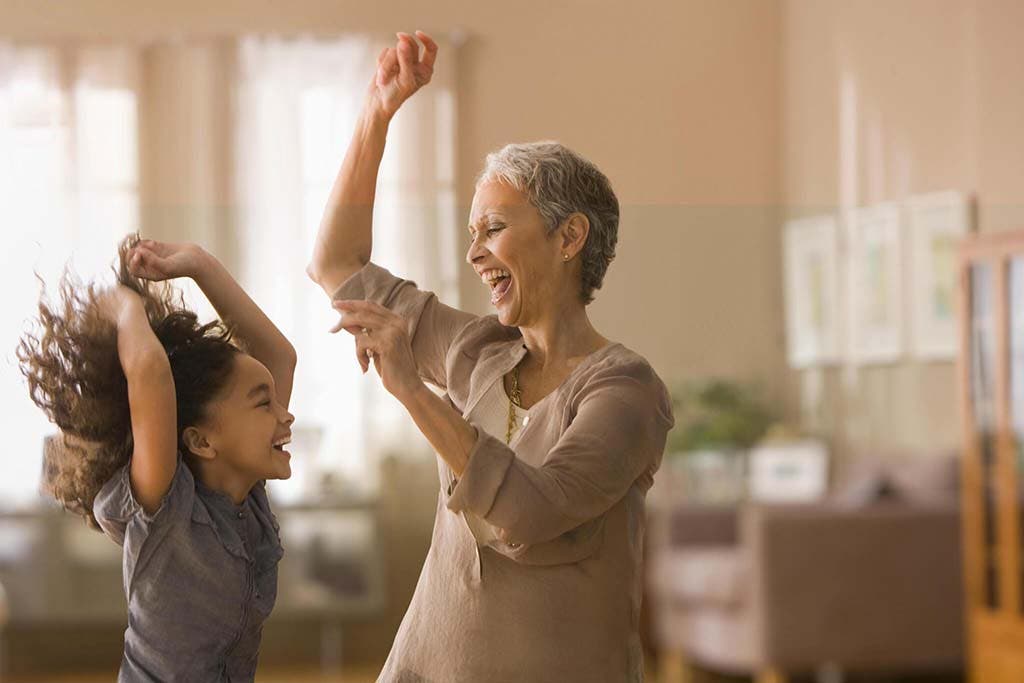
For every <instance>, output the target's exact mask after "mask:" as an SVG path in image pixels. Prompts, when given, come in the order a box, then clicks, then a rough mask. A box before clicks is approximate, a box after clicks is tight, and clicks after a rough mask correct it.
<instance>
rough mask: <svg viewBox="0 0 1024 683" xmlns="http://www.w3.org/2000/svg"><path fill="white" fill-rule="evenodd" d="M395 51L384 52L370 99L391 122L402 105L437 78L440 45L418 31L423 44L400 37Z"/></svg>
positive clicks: (409, 36) (381, 55)
mask: <svg viewBox="0 0 1024 683" xmlns="http://www.w3.org/2000/svg"><path fill="white" fill-rule="evenodd" d="M397 36H398V43H397V44H396V45H395V47H388V48H384V50H383V51H382V52H381V53H380V56H379V57H377V73H376V74H374V77H373V82H371V83H370V87H369V90H368V95H369V97H370V100H371V101H372V102H373V103H374V105H375V106H376V107H377V108H378V110H379V111H380V112H381V113H382V114H384V115H385V116H387V117H388V118H391V117H392V116H394V115H395V112H397V111H398V108H399V107H401V106H402V103H403V102H405V101H406V100H407V99H409V98H410V97H412V95H413V94H414V93H415V92H416V91H417V90H419V89H420V88H422V87H423V86H425V85H426V84H427V83H429V82H430V78H431V76H433V75H434V60H435V59H436V58H437V43H435V42H434V41H433V39H432V38H431V37H430V36H428V35H427V34H426V33H424V32H423V31H416V38H419V39H420V41H422V42H423V55H422V56H421V55H420V44H419V43H418V42H416V38H413V37H412V36H411V35H409V34H408V33H398V34H397Z"/></svg>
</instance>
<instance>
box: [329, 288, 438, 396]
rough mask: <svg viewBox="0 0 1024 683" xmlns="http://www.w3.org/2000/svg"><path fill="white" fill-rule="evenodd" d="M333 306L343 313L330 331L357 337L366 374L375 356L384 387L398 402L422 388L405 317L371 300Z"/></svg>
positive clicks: (342, 302)
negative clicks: (344, 332) (342, 332)
mask: <svg viewBox="0 0 1024 683" xmlns="http://www.w3.org/2000/svg"><path fill="white" fill-rule="evenodd" d="M333 307H334V309H335V310H337V311H341V313H342V316H341V320H339V321H338V324H337V325H335V326H334V327H333V328H331V333H332V334H333V333H335V332H339V331H340V330H345V331H346V332H348V333H349V334H351V335H353V336H354V337H355V338H356V358H357V359H358V360H359V365H360V367H362V368H363V372H364V373H365V372H366V371H367V370H368V369H369V367H370V359H371V358H372V359H373V367H374V369H376V370H377V374H378V375H380V378H381V381H382V382H383V384H384V388H385V389H387V391H388V393H390V394H391V395H392V396H394V397H395V398H397V399H398V400H399V401H404V399H406V398H409V397H412V395H413V394H414V393H415V392H416V391H418V390H419V389H422V388H423V380H421V379H420V376H419V373H418V372H417V371H416V360H415V359H414V358H413V355H412V344H411V343H410V341H409V329H408V325H407V324H406V322H405V319H404V318H402V317H401V316H398V315H395V314H394V313H392V312H391V311H389V310H388V309H387V308H384V307H383V306H381V305H380V304H377V303H374V302H372V301H355V300H352V301H335V302H334V304H333Z"/></svg>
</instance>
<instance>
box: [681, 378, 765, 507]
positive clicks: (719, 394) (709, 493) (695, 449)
mask: <svg viewBox="0 0 1024 683" xmlns="http://www.w3.org/2000/svg"><path fill="white" fill-rule="evenodd" d="M672 403H673V409H674V411H675V417H676V426H675V427H674V428H673V429H672V431H670V432H669V435H668V443H667V446H666V454H667V456H668V460H669V462H668V463H667V464H668V466H669V469H670V470H672V471H673V473H674V474H677V475H679V478H681V479H682V486H683V494H684V495H685V496H686V497H687V498H688V499H690V500H694V501H699V502H708V503H735V502H738V501H739V500H740V499H742V498H743V495H744V492H745V488H746V484H745V482H746V452H747V450H748V449H750V448H751V447H752V446H753V445H754V444H756V443H757V442H758V441H760V440H761V438H762V437H763V436H764V435H765V433H766V432H767V431H768V429H769V427H770V426H771V425H772V424H773V423H774V422H775V420H776V416H775V415H774V413H773V411H772V410H771V409H770V408H768V407H767V405H766V404H765V403H764V401H763V399H762V398H761V397H760V395H759V392H758V390H757V389H756V388H755V387H753V386H752V385H749V384H744V383H741V382H738V381H734V380H727V379H720V378H715V379H710V380H704V381H699V382H689V383H686V384H681V385H678V386H676V388H675V389H674V390H673V391H672ZM673 478H675V477H673Z"/></svg>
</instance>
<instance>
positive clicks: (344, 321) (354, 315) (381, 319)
mask: <svg viewBox="0 0 1024 683" xmlns="http://www.w3.org/2000/svg"><path fill="white" fill-rule="evenodd" d="M390 323H391V320H390V318H388V317H386V316H383V315H381V314H380V313H377V312H375V311H342V316H341V320H339V321H338V322H337V323H336V324H335V325H334V327H332V328H331V332H332V333H334V332H339V331H341V330H346V331H347V332H351V333H352V334H355V333H357V332H362V330H363V328H366V329H369V330H383V329H385V328H387V327H388V326H389V324H390Z"/></svg>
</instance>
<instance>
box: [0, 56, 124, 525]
mask: <svg viewBox="0 0 1024 683" xmlns="http://www.w3.org/2000/svg"><path fill="white" fill-rule="evenodd" d="M138 83H139V56H138V53H137V51H135V50H132V49H128V48H116V47H102V48H82V49H58V48H53V47H32V46H14V45H3V44H0V207H3V212H4V221H3V222H4V228H5V229H4V233H5V243H4V245H3V247H2V248H0V291H2V292H3V293H2V295H0V296H2V300H3V304H2V309H3V315H2V316H0V410H2V412H3V422H4V433H5V435H6V440H7V444H6V449H5V450H6V457H5V458H4V464H3V471H4V475H3V476H2V477H0V505H2V506H3V507H5V508H6V507H17V506H21V505H30V504H33V503H34V502H35V501H36V500H37V485H38V478H39V471H40V465H41V460H42V440H43V436H44V435H46V434H48V433H52V432H53V431H54V430H55V428H54V427H53V425H51V424H50V423H49V422H47V420H46V418H45V417H44V416H43V414H42V413H41V412H40V411H39V410H38V409H37V408H36V407H35V406H34V405H33V404H32V403H31V401H30V400H29V398H28V392H27V388H26V386H25V382H24V380H23V379H22V377H21V375H20V373H19V371H18V365H17V359H16V357H15V352H14V349H15V347H16V345H17V343H18V338H19V337H20V335H21V334H22V333H23V331H24V330H25V329H26V325H27V321H28V320H29V319H30V318H31V317H32V316H33V314H34V312H35V305H36V301H37V300H38V296H39V286H38V283H37V281H36V279H35V277H34V273H38V274H39V275H40V276H41V277H42V278H43V280H44V281H45V282H46V283H47V284H48V285H49V289H50V291H51V292H52V291H53V288H54V286H55V285H56V282H57V280H58V278H59V276H60V273H61V271H62V269H63V267H64V266H65V264H68V263H70V265H71V267H72V268H73V269H74V271H75V272H76V273H77V274H79V275H80V276H82V277H83V278H92V277H98V276H103V275H104V274H106V273H107V272H109V271H108V266H109V264H110V261H111V258H112V256H113V254H114V246H115V245H116V243H117V240H118V239H119V238H120V237H121V236H122V235H124V234H125V233H127V232H130V231H133V230H137V229H138V224H139V218H138V214H139V209H138V148H137V129H138V97H137V94H138Z"/></svg>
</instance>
